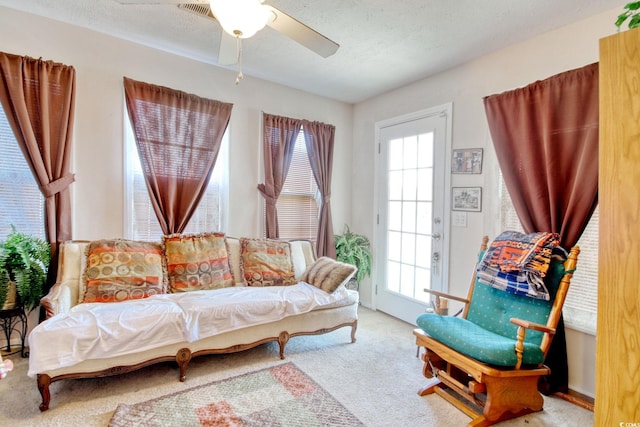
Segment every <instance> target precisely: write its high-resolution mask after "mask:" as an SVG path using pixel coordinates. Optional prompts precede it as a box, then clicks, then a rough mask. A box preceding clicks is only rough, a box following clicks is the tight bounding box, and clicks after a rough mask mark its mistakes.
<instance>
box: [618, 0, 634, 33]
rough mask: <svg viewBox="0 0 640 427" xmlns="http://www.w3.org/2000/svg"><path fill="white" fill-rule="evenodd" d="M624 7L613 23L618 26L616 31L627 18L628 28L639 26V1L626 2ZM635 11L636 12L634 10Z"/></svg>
mask: <svg viewBox="0 0 640 427" xmlns="http://www.w3.org/2000/svg"><path fill="white" fill-rule="evenodd" d="M624 8H625V9H626V11H625V12H624V13H621V14H620V15H618V17H617V18H616V22H615V25H616V27H618V31H620V27H621V26H622V24H624V23H625V22H626V21H627V20H628V19H629V18H631V19H630V20H629V29H631V28H637V27H639V26H640V1H634V2H631V3H627V4H626V5H625V6H624ZM634 11H637V12H634Z"/></svg>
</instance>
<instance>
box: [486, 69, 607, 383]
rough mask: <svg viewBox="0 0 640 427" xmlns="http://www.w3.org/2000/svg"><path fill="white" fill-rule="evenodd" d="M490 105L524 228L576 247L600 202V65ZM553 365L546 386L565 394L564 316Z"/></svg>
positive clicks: (489, 114)
mask: <svg viewBox="0 0 640 427" xmlns="http://www.w3.org/2000/svg"><path fill="white" fill-rule="evenodd" d="M484 106H485V111H486V114H487V119H488V122H489V129H490V131H491V138H492V140H493V144H494V146H495V150H496V154H497V157H498V162H499V164H500V169H501V170H502V174H503V176H504V180H505V183H506V185H507V189H508V190H509V195H510V196H511V199H512V200H513V205H514V207H515V209H516V212H517V213H518V217H519V218H520V222H521V223H522V226H523V228H524V230H525V232H527V233H533V232H536V231H551V232H556V233H559V234H560V239H561V240H560V242H561V245H562V246H563V247H565V248H567V249H569V248H571V247H572V246H573V245H575V244H576V242H577V241H578V239H579V238H580V235H581V234H582V232H583V231H584V228H585V227H586V226H587V223H588V222H589V219H590V218H591V214H592V213H593V211H594V209H595V208H596V205H597V202H598V118H599V116H598V64H597V63H595V64H591V65H588V66H585V67H582V68H579V69H576V70H571V71H567V72H564V73H561V74H558V75H555V76H553V77H550V78H548V79H546V80H542V81H538V82H535V83H533V84H531V85H529V86H526V87H524V88H520V89H516V90H513V91H510V92H505V93H502V94H499V95H492V96H488V97H486V98H485V99H484ZM578 268H580V267H579V266H578ZM546 363H547V364H548V365H549V367H550V368H551V372H552V373H551V376H550V377H549V378H547V379H546V380H547V383H546V384H543V386H542V389H543V391H545V392H547V393H551V392H554V391H563V392H566V391H567V389H568V368H567V357H566V343H565V338H564V324H563V321H562V319H561V321H560V324H559V325H558V331H557V333H556V336H555V337H554V339H553V342H552V345H551V348H550V350H549V353H548V355H547V361H546Z"/></svg>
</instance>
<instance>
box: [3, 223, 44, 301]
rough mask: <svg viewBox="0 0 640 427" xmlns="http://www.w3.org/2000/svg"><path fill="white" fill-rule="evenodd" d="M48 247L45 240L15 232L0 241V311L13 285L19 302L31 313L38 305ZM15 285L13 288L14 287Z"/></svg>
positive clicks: (42, 286)
mask: <svg viewBox="0 0 640 427" xmlns="http://www.w3.org/2000/svg"><path fill="white" fill-rule="evenodd" d="M50 260H51V245H49V243H47V242H45V241H44V240H42V239H40V238H37V237H34V236H29V235H27V234H24V233H20V232H18V231H17V230H16V229H15V227H14V226H11V233H9V235H8V236H7V239H6V240H5V241H1V242H0V308H3V306H4V302H5V300H6V299H7V297H8V296H9V297H11V296H10V295H9V293H10V289H11V288H12V287H13V286H15V289H16V291H17V297H18V303H19V304H22V305H23V306H24V307H25V308H26V309H27V310H29V311H31V310H33V309H34V308H35V307H37V306H38V305H39V304H40V298H42V297H43V295H44V285H45V282H46V280H47V271H48V269H49V261H50ZM13 284H15V285H13Z"/></svg>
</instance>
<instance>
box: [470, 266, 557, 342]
mask: <svg viewBox="0 0 640 427" xmlns="http://www.w3.org/2000/svg"><path fill="white" fill-rule="evenodd" d="M563 275H564V264H563V263H562V262H561V261H559V260H553V261H552V262H551V263H550V264H549V271H548V272H547V275H546V276H545V278H544V282H545V285H546V286H547V289H548V290H549V294H550V297H551V299H550V300H549V301H545V300H540V299H535V298H529V297H527V296H523V295H515V294H511V293H509V292H505V291H502V290H500V289H496V288H492V287H491V286H487V285H485V284H483V283H478V281H476V284H475V286H474V289H473V296H472V298H471V304H470V305H469V312H468V314H467V320H469V321H470V322H472V323H475V324H476V325H478V326H480V327H482V328H484V329H487V330H489V331H491V332H494V333H496V334H498V335H502V336H503V337H506V338H512V339H515V338H516V337H517V332H518V327H517V326H516V325H514V324H513V323H511V321H510V319H511V318H513V317H517V318H519V319H523V320H528V321H530V322H535V323H540V324H543V325H546V323H547V319H548V318H549V313H550V311H551V307H552V305H553V300H554V299H555V295H556V292H557V290H558V285H559V284H560V280H561V279H562V276H563ZM542 337H543V333H542V332H538V331H531V330H529V331H527V334H526V336H525V342H527V343H531V344H534V345H537V346H539V345H540V343H541V342H542Z"/></svg>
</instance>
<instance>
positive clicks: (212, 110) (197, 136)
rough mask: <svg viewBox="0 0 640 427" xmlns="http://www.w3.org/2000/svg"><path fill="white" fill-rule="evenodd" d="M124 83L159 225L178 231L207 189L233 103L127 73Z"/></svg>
mask: <svg viewBox="0 0 640 427" xmlns="http://www.w3.org/2000/svg"><path fill="white" fill-rule="evenodd" d="M124 89H125V96H126V102H127V110H128V113H129V118H130V119H131V124H132V127H133V133H134V135H135V139H136V144H137V147H138V154H139V156H140V163H141V165H142V171H143V173H144V177H145V181H146V183H147V188H148V189H149V196H150V198H151V204H152V206H153V209H154V211H155V213H156V216H157V217H158V221H159V222H160V227H161V228H162V232H163V233H164V234H173V233H181V232H182V231H183V230H184V228H185V227H186V226H187V224H188V223H189V220H190V219H191V216H192V215H193V212H194V211H195V210H196V208H197V207H198V203H199V202H200V199H201V198H202V196H203V195H204V193H205V191H206V189H207V184H208V183H209V178H210V177H211V173H212V172H213V167H214V166H215V163H216V158H217V157H218V152H219V150H220V144H221V142H222V137H223V135H224V132H225V130H226V128H227V125H228V124H229V118H230V117H231V108H232V107H233V105H232V104H226V103H223V102H219V101H214V100H211V99H207V98H201V97H199V96H196V95H192V94H188V93H185V92H181V91H178V90H174V89H170V88H167V87H163V86H156V85H152V84H149V83H144V82H138V81H135V80H132V79H129V78H126V77H125V78H124Z"/></svg>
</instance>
